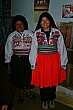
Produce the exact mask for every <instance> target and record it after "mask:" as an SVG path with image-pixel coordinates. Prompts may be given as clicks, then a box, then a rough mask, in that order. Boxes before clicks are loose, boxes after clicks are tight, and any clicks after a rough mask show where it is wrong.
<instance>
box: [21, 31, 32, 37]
mask: <svg viewBox="0 0 73 110" xmlns="http://www.w3.org/2000/svg"><path fill="white" fill-rule="evenodd" d="M23 33H24V34H26V35H28V36H29V35H31V36H33V32H32V31H30V30H24V31H23Z"/></svg>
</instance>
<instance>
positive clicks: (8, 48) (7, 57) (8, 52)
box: [5, 35, 13, 63]
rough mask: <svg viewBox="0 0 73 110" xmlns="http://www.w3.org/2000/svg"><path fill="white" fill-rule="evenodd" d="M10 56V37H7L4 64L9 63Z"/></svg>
mask: <svg viewBox="0 0 73 110" xmlns="http://www.w3.org/2000/svg"><path fill="white" fill-rule="evenodd" d="M12 55H13V50H12V37H11V36H10V35H9V36H8V38H7V41H6V44H5V63H9V62H10V61H11V56H12Z"/></svg>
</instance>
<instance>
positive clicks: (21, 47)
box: [5, 15, 34, 102]
mask: <svg viewBox="0 0 73 110" xmlns="http://www.w3.org/2000/svg"><path fill="white" fill-rule="evenodd" d="M12 31H13V32H12V33H11V34H10V35H9V36H8V38H7V41H6V44H5V62H6V63H7V64H8V72H11V75H12V80H13V84H14V86H15V88H16V89H19V90H20V97H19V100H18V101H19V102H23V101H24V90H27V91H28V92H29V93H30V92H31V89H33V88H34V86H32V85H31V65H30V61H29V55H30V49H31V44H32V39H33V37H32V36H33V33H32V32H31V31H29V30H28V23H27V20H26V18H25V17H24V16H21V15H16V16H15V17H14V19H13V21H12ZM10 67H11V68H10Z"/></svg>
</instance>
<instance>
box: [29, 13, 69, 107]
mask: <svg viewBox="0 0 73 110" xmlns="http://www.w3.org/2000/svg"><path fill="white" fill-rule="evenodd" d="M34 38H35V41H33V42H32V44H33V45H34V46H33V45H32V46H31V56H30V57H31V67H32V80H31V84H34V85H35V86H39V87H40V96H41V101H42V107H43V108H44V109H48V101H49V106H50V108H54V107H55V103H54V100H55V98H56V93H55V92H56V86H58V85H59V84H60V83H62V82H63V81H64V80H65V79H66V64H67V62H68V59H67V51H66V47H65V44H64V40H63V36H62V34H61V32H60V31H59V30H58V29H57V27H56V25H55V22H54V20H53V18H52V16H51V15H50V14H49V13H47V12H44V13H42V14H41V15H40V17H39V20H38V23H37V26H36V29H35V32H34Z"/></svg>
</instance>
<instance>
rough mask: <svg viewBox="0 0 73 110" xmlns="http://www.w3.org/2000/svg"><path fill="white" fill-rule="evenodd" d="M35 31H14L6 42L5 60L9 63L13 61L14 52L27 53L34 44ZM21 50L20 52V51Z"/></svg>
mask: <svg viewBox="0 0 73 110" xmlns="http://www.w3.org/2000/svg"><path fill="white" fill-rule="evenodd" d="M32 39H33V32H31V31H29V30H24V31H23V32H22V33H19V32H17V31H14V32H12V33H11V34H10V35H9V36H8V38H7V41H6V44H5V62H6V63H9V62H10V61H11V56H12V55H13V54H14V52H15V54H21V53H22V54H26V53H25V52H27V53H28V52H29V54H30V49H31V45H32ZM18 52H20V53H18Z"/></svg>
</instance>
